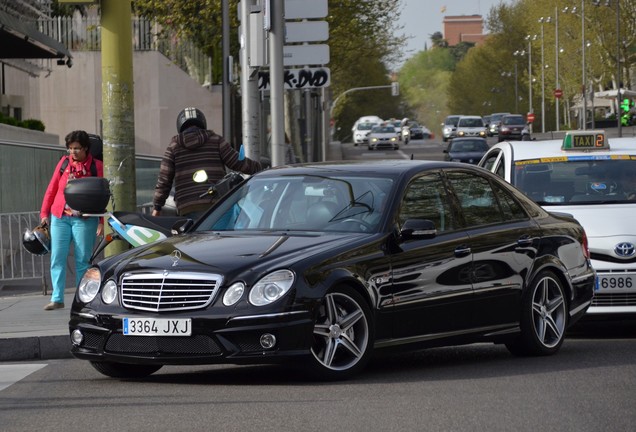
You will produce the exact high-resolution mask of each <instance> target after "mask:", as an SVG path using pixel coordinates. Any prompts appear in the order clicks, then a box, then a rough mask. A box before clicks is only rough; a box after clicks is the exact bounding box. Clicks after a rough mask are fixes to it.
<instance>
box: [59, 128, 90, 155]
mask: <svg viewBox="0 0 636 432" xmlns="http://www.w3.org/2000/svg"><path fill="white" fill-rule="evenodd" d="M64 141H66V148H68V146H69V145H71V143H72V142H78V143H79V145H80V146H82V148H85V149H87V150H89V151H90V149H91V140H90V139H89V138H88V134H87V133H86V132H85V131H83V130H76V131H73V132H69V134H68V135H66V137H65V138H64Z"/></svg>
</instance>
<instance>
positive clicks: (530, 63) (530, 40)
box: [526, 35, 537, 113]
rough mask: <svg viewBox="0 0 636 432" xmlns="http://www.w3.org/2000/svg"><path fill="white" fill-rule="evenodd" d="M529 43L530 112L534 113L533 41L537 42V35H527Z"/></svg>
mask: <svg viewBox="0 0 636 432" xmlns="http://www.w3.org/2000/svg"><path fill="white" fill-rule="evenodd" d="M526 40H527V41H528V112H529V113H531V112H533V111H532V109H533V108H532V41H533V40H537V35H532V36H530V35H526Z"/></svg>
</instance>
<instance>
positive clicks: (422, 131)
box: [408, 122, 432, 139]
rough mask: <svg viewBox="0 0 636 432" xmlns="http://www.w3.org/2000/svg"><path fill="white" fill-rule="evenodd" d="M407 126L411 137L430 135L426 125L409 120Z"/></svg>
mask: <svg viewBox="0 0 636 432" xmlns="http://www.w3.org/2000/svg"><path fill="white" fill-rule="evenodd" d="M408 128H409V130H410V131H411V138H412V139H429V138H430V137H431V135H432V134H431V131H430V130H429V129H428V128H427V127H425V126H422V125H420V124H419V123H416V122H409V125H408Z"/></svg>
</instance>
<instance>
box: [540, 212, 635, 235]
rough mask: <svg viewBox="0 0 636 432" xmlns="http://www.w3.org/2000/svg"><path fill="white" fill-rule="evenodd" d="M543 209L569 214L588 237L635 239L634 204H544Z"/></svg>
mask: <svg viewBox="0 0 636 432" xmlns="http://www.w3.org/2000/svg"><path fill="white" fill-rule="evenodd" d="M544 209H545V210H547V211H555V212H560V213H568V214H571V215H572V216H574V218H575V219H576V220H578V221H579V223H580V224H581V225H582V226H583V228H585V233H586V234H587V237H588V238H589V239H592V238H603V237H622V238H625V237H626V236H628V237H631V238H632V241H634V240H636V233H635V232H634V222H633V219H632V218H633V217H634V214H635V213H636V204H602V205H599V204H596V205H578V206H544Z"/></svg>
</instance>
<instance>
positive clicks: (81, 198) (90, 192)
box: [64, 177, 110, 213]
mask: <svg viewBox="0 0 636 432" xmlns="http://www.w3.org/2000/svg"><path fill="white" fill-rule="evenodd" d="M64 198H65V199H66V203H67V204H68V206H69V207H70V208H72V209H73V210H77V211H79V212H80V213H104V212H105V211H106V206H107V205H108V199H109V198H110V187H109V185H108V180H107V179H105V178H103V177H83V178H80V179H74V180H69V181H68V183H66V188H65V189H64Z"/></svg>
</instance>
